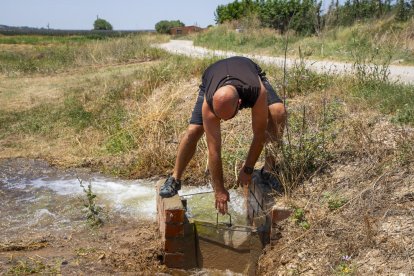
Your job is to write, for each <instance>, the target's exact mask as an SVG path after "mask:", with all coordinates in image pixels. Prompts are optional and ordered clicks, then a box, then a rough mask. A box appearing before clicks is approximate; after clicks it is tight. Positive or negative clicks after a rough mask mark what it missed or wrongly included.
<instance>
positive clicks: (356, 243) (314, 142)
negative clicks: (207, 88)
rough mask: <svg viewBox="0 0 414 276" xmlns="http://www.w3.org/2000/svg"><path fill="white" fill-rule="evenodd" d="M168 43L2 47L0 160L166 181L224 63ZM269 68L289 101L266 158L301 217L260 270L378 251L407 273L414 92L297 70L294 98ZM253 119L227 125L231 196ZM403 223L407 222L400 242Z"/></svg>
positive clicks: (328, 262)
mask: <svg viewBox="0 0 414 276" xmlns="http://www.w3.org/2000/svg"><path fill="white" fill-rule="evenodd" d="M2 39H4V38H2ZM165 39H166V38H165V37H159V36H153V35H139V36H131V37H127V38H116V39H105V40H99V41H95V40H87V41H80V42H79V41H75V42H74V41H72V42H70V41H65V40H63V41H59V42H55V43H49V42H48V43H46V44H42V43H35V44H23V45H19V47H17V49H16V48H15V47H14V46H15V45H13V48H11V47H9V46H8V45H4V44H1V45H0V47H1V49H2V50H3V49H5V50H4V51H2V53H3V52H7V54H5V55H2V56H1V63H0V64H1V66H2V67H1V74H2V75H1V77H0V81H1V85H0V89H1V93H0V102H1V106H0V146H1V148H2V151H1V153H0V157H2V158H5V157H17V156H23V157H37V158H44V159H47V160H49V161H51V162H52V163H54V164H59V165H62V166H90V167H93V168H97V169H100V170H103V171H106V172H110V173H113V174H117V175H123V176H127V177H145V176H151V175H155V174H157V175H159V174H165V173H168V172H169V171H170V170H171V168H172V167H173V163H174V158H175V152H176V148H177V145H178V141H179V138H180V135H181V133H182V132H183V131H184V130H185V128H186V126H187V120H188V118H189V114H190V112H191V109H192V107H193V104H194V101H195V98H196V91H197V88H198V84H199V79H200V75H201V73H202V71H203V69H204V68H205V67H206V66H207V65H208V64H209V63H211V62H212V61H213V60H206V59H200V60H198V59H190V58H185V57H178V56H172V55H169V54H167V53H165V52H163V51H161V50H157V49H154V48H151V47H150V46H149V45H150V43H153V42H158V41H164V40H165ZM40 40H41V39H40ZM361 52H362V51H361ZM367 54H370V53H369V52H368V53H367ZM264 69H265V70H266V71H267V73H268V76H269V78H270V81H271V82H272V83H273V84H275V86H277V87H278V90H279V93H280V94H285V95H286V96H287V106H288V110H289V114H290V115H289V123H288V128H287V129H286V132H285V138H284V146H283V148H282V149H272V148H271V147H270V148H269V150H271V151H272V150H274V151H275V154H277V156H278V158H279V160H280V162H279V169H278V171H277V174H278V176H279V177H280V178H281V179H282V181H283V184H284V186H285V188H286V191H287V194H288V195H290V196H289V197H286V198H284V199H283V200H284V202H285V204H287V205H289V206H291V207H292V208H295V210H296V211H295V215H294V219H293V220H289V221H287V222H285V223H284V224H283V225H282V227H284V228H285V229H288V231H287V232H283V233H284V234H283V235H284V237H283V238H282V239H281V240H280V241H279V244H278V247H277V248H276V249H273V250H270V249H269V251H268V254H266V255H265V256H264V257H263V259H262V260H261V261H260V267H261V271H262V272H263V273H269V274H272V273H274V271H279V272H281V273H300V272H301V271H305V270H306V271H307V270H309V269H312V270H313V271H314V272H315V274H319V275H323V274H329V273H333V272H338V273H342V274H344V273H345V274H346V273H348V272H349V273H362V274H363V273H364V272H366V273H368V271H369V266H370V265H372V264H371V261H370V260H371V259H372V258H373V257H372V254H371V253H372V252H379V253H377V255H376V256H375V258H374V259H375V260H376V261H378V264H379V265H377V264H373V265H374V266H375V269H382V271H391V272H397V271H409V269H410V267H409V266H410V264H409V262H408V261H407V260H409V259H410V256H411V255H410V254H411V253H410V251H407V250H408V249H410V250H411V249H412V244H410V243H407V241H406V240H405V239H404V238H403V239H401V236H398V235H402V236H403V237H405V236H404V234H405V233H408V232H406V231H408V230H406V228H404V227H405V226H406V225H409V223H410V220H409V216H408V215H409V209H407V208H408V204H411V202H412V201H411V200H410V198H411V197H410V194H409V193H408V192H407V191H405V190H404V189H405V188H407V187H408V191H409V185H410V184H409V183H412V182H410V181H411V180H412V178H413V174H412V166H413V156H414V148H413V145H414V143H412V141H413V139H414V134H413V131H412V127H411V126H412V125H413V124H414V118H413V115H412V114H413V109H412V108H413V106H414V104H413V99H414V95H413V93H414V92H413V91H414V89H413V87H412V86H403V85H399V84H393V83H390V82H388V81H387V80H386V78H385V79H384V78H383V75H381V74H378V73H376V72H368V71H364V70H365V69H364V67H361V69H360V70H361V71H360V74H358V75H356V76H354V77H346V78H341V77H332V76H327V75H318V74H315V73H312V72H310V71H309V70H308V69H307V68H306V67H303V66H301V65H300V64H298V65H297V66H296V67H294V68H292V69H290V70H289V71H288V73H287V75H286V77H287V81H286V86H284V89H283V87H282V86H281V85H280V84H282V83H283V79H284V76H283V71H282V70H280V69H275V68H271V67H264ZM278 84H279V85H278ZM283 91H284V92H283ZM249 122H250V116H249V111H243V112H241V114H240V115H238V116H237V117H236V118H234V119H233V120H231V121H229V122H225V123H224V125H223V153H222V155H223V163H224V166H225V178H226V181H227V185H228V186H232V185H233V184H234V168H235V167H237V166H238V165H239V164H240V163H241V162H242V161H243V159H244V156H245V154H246V152H247V149H248V145H249V142H250V139H251V130H250V126H249V125H250V124H249ZM205 150H206V147H205V142H204V140H202V141H201V143H200V144H199V150H198V151H197V154H196V156H195V158H194V160H193V162H192V163H191V164H190V168H189V170H188V174H187V175H188V176H191V178H192V179H193V180H195V181H197V182H200V179H201V178H202V175H203V171H204V168H205ZM410 179H411V180H410ZM300 184H301V185H300ZM298 186H299V189H298V188H297V187H298ZM401 189H402V190H401ZM280 200H282V199H281V198H279V201H280ZM404 200H405V201H404ZM392 203H394V206H395V207H392V208H393V209H392V210H391V213H390V207H389V206H390V205H391V204H392ZM407 210H408V211H407ZM407 212H408V213H407ZM388 214H393V215H392V216H391V215H388ZM407 214H408V215H407ZM393 220H394V221H393ZM395 221H397V222H399V223H400V224H399V225H400V226H401V225H402V226H401V227H403V226H404V227H403V228H400V229H403V230H401V231H402V232H401V231H400V232H399V234H398V235H394V234H393V233H394V232H392V231H394V230H393V228H392V227H393V225H395V223H394V222H395ZM387 223H388V224H387ZM387 225H388V226H387ZM386 227H388V228H386ZM390 229H391V230H390ZM407 229H409V227H408V228H407ZM390 231H391V234H390V235H387V233H388V234H389V233H390ZM287 233H288V234H287ZM361 240H362V241H363V242H361ZM407 248H408V249H407ZM299 252H300V253H301V255H300V256H298V253H299ZM387 252H392V254H393V255H392V256H388V255H387V254H389V253H387ZM370 254H371V255H370ZM407 254H408V255H407ZM345 255H349V256H351V259H350V260H348V259H346V260H345V259H342V256H345ZM384 256H385V257H384ZM387 256H388V257H387ZM370 258H371V259H370ZM384 258H385V261H384ZM384 262H388V263H387V266H386V267H385V266H384V265H381V263H384ZM389 262H392V263H391V264H390V263H389Z"/></svg>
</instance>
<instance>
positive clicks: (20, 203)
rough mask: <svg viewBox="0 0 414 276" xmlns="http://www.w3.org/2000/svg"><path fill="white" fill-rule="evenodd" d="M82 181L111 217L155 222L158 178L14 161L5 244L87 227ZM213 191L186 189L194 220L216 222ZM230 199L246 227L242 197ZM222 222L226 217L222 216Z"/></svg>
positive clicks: (4, 217) (4, 189)
mask: <svg viewBox="0 0 414 276" xmlns="http://www.w3.org/2000/svg"><path fill="white" fill-rule="evenodd" d="M79 179H82V181H83V185H84V186H87V185H88V183H91V185H92V192H93V193H94V194H96V195H97V198H96V202H97V204H99V205H101V206H102V207H103V210H105V211H106V214H107V215H108V216H121V217H124V218H130V219H139V220H148V221H155V218H156V203H155V183H156V182H157V180H158V179H141V180H122V179H116V178H112V177H108V176H104V175H102V174H98V173H91V172H89V171H86V170H81V169H77V170H73V169H72V170H58V169H56V168H54V167H51V166H49V165H48V164H47V163H46V162H43V161H38V160H27V159H10V160H3V161H1V162H0V196H1V199H2V200H1V205H0V220H1V226H0V232H1V233H3V235H2V239H4V238H6V239H7V238H10V237H13V236H14V235H15V234H16V233H19V232H20V233H21V232H22V231H24V233H27V234H30V233H35V232H41V231H43V230H45V229H47V230H48V231H49V232H53V231H54V232H59V231H61V230H65V229H66V230H67V229H70V228H76V227H77V226H79V225H80V224H82V223H84V221H85V217H84V213H85V212H84V211H83V209H84V207H83V204H84V202H85V199H86V194H85V192H84V191H83V188H82V187H81V186H80V182H79ZM211 190H212V189H211V187H209V186H203V187H183V189H182V190H181V191H180V195H187V196H184V198H186V199H187V201H188V216H189V217H194V218H197V219H202V220H208V221H215V220H216V211H215V209H214V195H213V193H209V191H211ZM203 192H204V193H203ZM205 192H207V193H205ZM199 193H203V194H199ZM190 194H194V195H190ZM230 198H231V202H230V204H229V211H230V213H231V214H232V219H233V223H236V224H245V213H244V204H245V203H244V199H243V196H242V194H240V193H239V192H237V191H235V190H231V191H230ZM220 219H221V220H226V219H227V218H225V217H221V216H220Z"/></svg>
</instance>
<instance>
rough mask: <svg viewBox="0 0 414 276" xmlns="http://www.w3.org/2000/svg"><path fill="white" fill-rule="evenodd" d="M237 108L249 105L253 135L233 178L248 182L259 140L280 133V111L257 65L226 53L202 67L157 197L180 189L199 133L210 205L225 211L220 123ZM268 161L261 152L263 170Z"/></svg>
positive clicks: (271, 161)
mask: <svg viewBox="0 0 414 276" xmlns="http://www.w3.org/2000/svg"><path fill="white" fill-rule="evenodd" d="M243 108H251V110H252V128H253V140H252V142H251V145H250V149H249V152H248V153H247V157H246V160H245V162H244V165H243V167H242V168H241V170H240V172H239V175H238V179H237V182H238V183H239V184H243V185H249V184H250V183H251V181H252V173H253V168H254V165H255V164H256V161H257V159H258V158H259V156H260V153H261V151H262V149H263V146H264V144H265V143H266V142H277V141H280V140H281V138H282V134H283V128H284V125H285V121H286V112H285V108H284V105H283V102H282V100H281V99H280V98H279V97H278V95H277V94H276V92H275V90H274V89H273V88H272V86H271V85H270V83H269V82H268V80H267V78H266V74H265V73H264V72H263V71H262V70H261V68H260V67H259V66H258V65H257V64H256V63H254V62H253V61H252V60H250V59H248V58H245V57H231V58H227V59H222V60H219V61H217V62H215V63H213V64H212V65H210V66H209V67H208V68H207V69H206V70H205V71H204V74H203V77H202V83H201V85H200V90H199V94H198V98H197V101H196V104H195V107H194V110H193V113H192V116H191V120H190V124H189V126H188V129H187V132H186V133H185V135H184V137H183V138H182V140H181V142H180V145H179V147H178V154H177V159H176V162H175V166H174V172H173V174H172V175H171V176H170V177H169V178H168V179H167V180H166V182H165V183H164V185H163V186H162V187H161V189H160V196H161V197H172V196H174V195H176V194H177V192H178V190H180V189H181V177H182V175H183V173H184V170H185V168H186V166H187V164H188V163H189V162H190V160H191V158H192V157H193V155H194V153H195V151H196V148H197V142H198V140H199V139H200V138H201V136H202V135H203V134H204V132H205V133H206V137H207V147H208V167H209V171H210V174H211V178H212V183H213V187H214V192H215V198H216V209H218V211H219V212H220V213H221V214H225V213H227V202H228V201H229V200H230V198H229V193H228V191H227V190H226V189H225V187H224V180H223V168H222V160H221V130H220V122H221V120H225V121H227V120H230V119H232V118H234V117H235V116H236V115H237V113H238V111H239V110H240V109H243ZM274 162H275V161H274V158H273V157H272V156H270V155H268V156H266V160H265V166H264V171H265V173H266V171H267V172H270V171H271V169H272V168H273V166H274Z"/></svg>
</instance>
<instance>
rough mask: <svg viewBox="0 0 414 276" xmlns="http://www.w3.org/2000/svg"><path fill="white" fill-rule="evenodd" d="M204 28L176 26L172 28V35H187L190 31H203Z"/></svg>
mask: <svg viewBox="0 0 414 276" xmlns="http://www.w3.org/2000/svg"><path fill="white" fill-rule="evenodd" d="M202 30H203V28H200V27H197V26H184V27H174V28H171V29H170V34H172V35H186V34H189V33H196V32H200V31H202Z"/></svg>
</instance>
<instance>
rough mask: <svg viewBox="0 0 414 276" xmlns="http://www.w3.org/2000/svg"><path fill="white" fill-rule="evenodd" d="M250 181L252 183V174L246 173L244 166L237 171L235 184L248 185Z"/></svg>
mask: <svg viewBox="0 0 414 276" xmlns="http://www.w3.org/2000/svg"><path fill="white" fill-rule="evenodd" d="M250 183H252V175H251V174H247V173H245V172H244V166H243V167H242V168H241V170H240V172H239V177H238V179H237V184H239V185H243V186H249V185H250Z"/></svg>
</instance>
